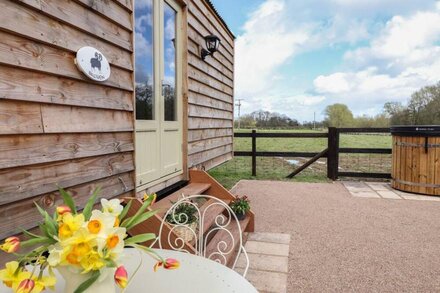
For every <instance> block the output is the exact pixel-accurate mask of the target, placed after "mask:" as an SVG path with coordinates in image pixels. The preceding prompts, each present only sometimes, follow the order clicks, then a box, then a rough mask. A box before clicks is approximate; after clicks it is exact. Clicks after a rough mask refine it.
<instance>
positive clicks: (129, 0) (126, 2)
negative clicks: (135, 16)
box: [114, 0, 141, 11]
mask: <svg viewBox="0 0 440 293" xmlns="http://www.w3.org/2000/svg"><path fill="white" fill-rule="evenodd" d="M114 1H115V2H116V3H118V4H119V5H121V6H122V7H124V8H125V9H127V10H128V11H132V10H133V0H114ZM137 1H141V0H137Z"/></svg>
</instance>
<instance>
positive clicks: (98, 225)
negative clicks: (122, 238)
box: [87, 210, 117, 236]
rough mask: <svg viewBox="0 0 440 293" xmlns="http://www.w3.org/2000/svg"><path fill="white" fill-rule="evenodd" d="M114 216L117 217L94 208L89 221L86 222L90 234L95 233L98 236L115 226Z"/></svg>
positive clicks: (105, 233)
mask: <svg viewBox="0 0 440 293" xmlns="http://www.w3.org/2000/svg"><path fill="white" fill-rule="evenodd" d="M116 218H117V217H115V216H113V215H112V214H108V213H104V212H101V211H98V210H94V211H93V212H92V216H91V217H90V221H89V222H88V224H87V228H88V230H89V232H90V233H92V234H97V235H99V236H102V235H107V234H108V231H110V230H111V229H113V227H114V226H115V219H116Z"/></svg>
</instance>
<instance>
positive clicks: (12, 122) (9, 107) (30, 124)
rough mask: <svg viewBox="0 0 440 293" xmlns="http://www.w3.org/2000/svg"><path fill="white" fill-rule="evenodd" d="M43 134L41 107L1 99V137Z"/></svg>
mask: <svg viewBox="0 0 440 293" xmlns="http://www.w3.org/2000/svg"><path fill="white" fill-rule="evenodd" d="M42 132H43V125H42V122H41V110H40V105H38V104H29V103H22V102H13V101H4V100H1V99H0V135H3V134H15V133H42Z"/></svg>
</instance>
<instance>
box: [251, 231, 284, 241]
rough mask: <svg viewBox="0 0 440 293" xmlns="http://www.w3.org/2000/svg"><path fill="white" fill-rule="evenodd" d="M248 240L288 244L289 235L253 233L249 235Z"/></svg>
mask: <svg viewBox="0 0 440 293" xmlns="http://www.w3.org/2000/svg"><path fill="white" fill-rule="evenodd" d="M248 240H253V241H261V242H270V243H280V244H289V243H290V234H283V233H264V232H254V233H250V234H249V236H248Z"/></svg>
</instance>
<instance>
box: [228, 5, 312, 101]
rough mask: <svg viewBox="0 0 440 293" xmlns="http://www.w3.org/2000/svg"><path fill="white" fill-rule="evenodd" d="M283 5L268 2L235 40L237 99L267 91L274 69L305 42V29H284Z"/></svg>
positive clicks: (255, 13)
mask: <svg viewBox="0 0 440 293" xmlns="http://www.w3.org/2000/svg"><path fill="white" fill-rule="evenodd" d="M285 13H286V8H285V2H284V1H281V0H269V1H266V2H265V3H264V4H263V5H261V6H260V7H259V9H258V10H257V11H255V12H254V13H253V14H252V15H251V16H250V19H249V20H248V21H247V22H246V24H245V26H244V33H243V34H242V35H240V36H238V38H237V40H236V56H237V59H236V83H237V94H238V95H239V96H253V95H256V94H260V93H262V92H264V91H266V90H268V89H270V87H271V85H273V82H274V81H276V80H277V79H279V77H276V74H274V73H275V72H276V70H277V69H278V68H279V67H280V66H281V65H283V63H284V62H286V61H287V60H288V59H289V58H291V57H292V56H293V55H294V54H295V53H296V52H297V51H298V48H299V46H301V45H302V44H304V43H305V42H306V41H307V40H308V37H309V36H308V33H307V30H306V29H305V28H302V29H301V28H296V29H294V30H291V28H288V27H286V24H285V23H284V22H283V20H284V19H285V17H286V15H285Z"/></svg>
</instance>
